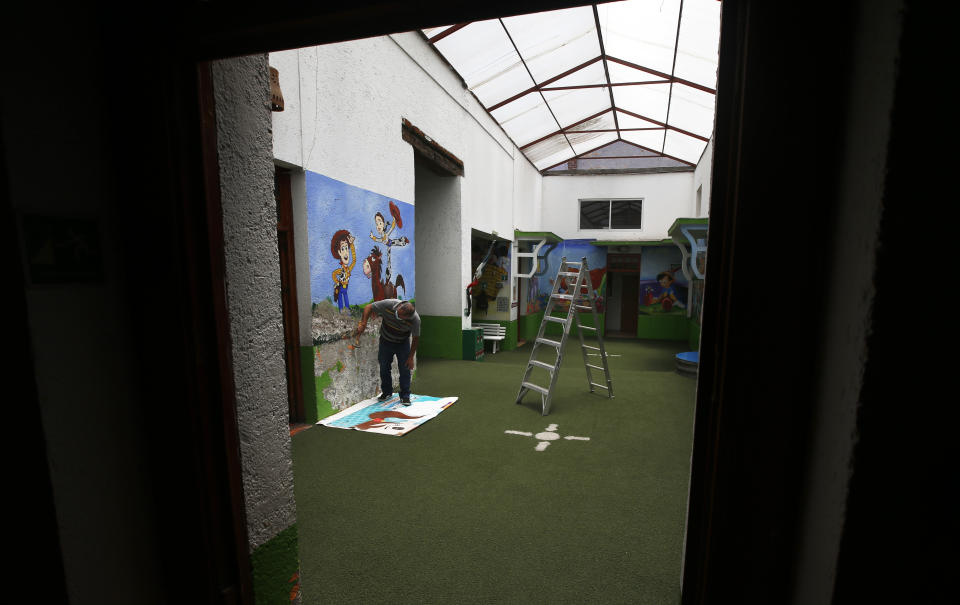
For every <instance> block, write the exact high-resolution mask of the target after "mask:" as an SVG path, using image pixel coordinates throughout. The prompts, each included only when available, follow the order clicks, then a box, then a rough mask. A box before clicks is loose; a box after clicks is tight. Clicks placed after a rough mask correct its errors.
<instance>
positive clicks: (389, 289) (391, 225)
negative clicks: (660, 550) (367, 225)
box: [363, 201, 410, 301]
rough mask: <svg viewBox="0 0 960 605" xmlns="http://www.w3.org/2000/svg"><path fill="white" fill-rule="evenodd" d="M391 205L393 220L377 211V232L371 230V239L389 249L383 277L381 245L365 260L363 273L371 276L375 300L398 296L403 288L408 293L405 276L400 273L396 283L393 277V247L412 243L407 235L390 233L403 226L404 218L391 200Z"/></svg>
mask: <svg viewBox="0 0 960 605" xmlns="http://www.w3.org/2000/svg"><path fill="white" fill-rule="evenodd" d="M389 207H390V216H391V217H392V219H393V220H390V221H388V220H386V218H384V216H383V214H382V213H380V212H377V213H376V214H374V215H373V221H374V228H375V229H376V234H374V232H373V231H371V232H370V239H372V240H373V241H375V242H377V243H379V244H383V245H384V246H385V247H386V249H387V265H386V268H385V271H384V272H383V277H382V278H381V270H382V268H383V252H382V251H381V250H380V247H379V246H374V247H373V249H372V250H371V251H370V255H369V256H367V258H366V259H365V260H364V262H363V274H364V275H366V276H367V277H369V278H370V281H371V288H372V290H373V300H374V301H378V300H383V299H385V298H396V297H397V290H398V289H399V288H403V290H404V293H406V285H404V282H403V276H402V275H400V274H398V275H397V279H396V283H394V281H393V279H392V277H393V262H392V261H393V259H392V251H393V248H402V247H404V246H406V245H407V244H409V243H410V240H409V239H407V237H406V236H400V237H397V238H392V237H390V234H391V233H393V230H394V229H396V228H398V227H399V228H401V229H402V228H403V218H402V217H401V216H400V208H399V207H398V206H397V205H396V204H395V203H394V202H393V201H391V202H390V204H389Z"/></svg>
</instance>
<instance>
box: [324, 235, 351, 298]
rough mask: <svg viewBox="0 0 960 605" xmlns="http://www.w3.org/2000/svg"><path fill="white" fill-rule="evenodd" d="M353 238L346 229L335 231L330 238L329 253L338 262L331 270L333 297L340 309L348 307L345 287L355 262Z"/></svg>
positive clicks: (348, 283) (348, 282)
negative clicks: (337, 265)
mask: <svg viewBox="0 0 960 605" xmlns="http://www.w3.org/2000/svg"><path fill="white" fill-rule="evenodd" d="M355 239H356V238H354V236H353V235H351V234H350V232H349V231H347V230H346V229H341V230H339V231H337V232H336V233H334V234H333V237H332V238H331V239H330V253H331V254H332V255H333V258H335V259H336V260H337V261H338V262H339V264H340V266H339V267H337V268H336V269H334V270H333V297H334V299H335V300H336V301H337V308H339V309H340V310H341V311H343V310H344V309H349V308H350V298H349V297H348V296H347V287H348V286H349V285H350V272H351V271H353V267H354V265H356V264H357V249H356V246H355V245H354V240H355Z"/></svg>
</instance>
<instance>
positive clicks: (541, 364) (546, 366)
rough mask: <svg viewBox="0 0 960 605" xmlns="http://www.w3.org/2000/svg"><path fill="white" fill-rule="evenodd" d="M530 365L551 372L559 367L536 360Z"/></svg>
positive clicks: (531, 361)
mask: <svg viewBox="0 0 960 605" xmlns="http://www.w3.org/2000/svg"><path fill="white" fill-rule="evenodd" d="M530 365H532V366H537V367H538V368H543V369H545V370H550V371H551V372H552V371H554V370H556V369H557V366H552V365H550V364H549V363H546V362H543V361H537V360H536V359H531V360H530ZM600 369H601V370H602V369H603V368H600Z"/></svg>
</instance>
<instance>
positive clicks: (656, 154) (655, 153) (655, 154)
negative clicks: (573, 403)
mask: <svg viewBox="0 0 960 605" xmlns="http://www.w3.org/2000/svg"><path fill="white" fill-rule="evenodd" d="M617 142H620V143H626V144H628V145H633V146H634V147H639V148H640V149H643V150H644V151H649V152H650V153H652V154H653V155H648V156H641V157H645V158H650V159H653V158H668V159H671V160H673V161H675V162H680V163H682V164H686V165H687V166H691V167H696V164H694V163H693V162H688V161H687V160H684V159H681V158H678V157H674V156H672V155H669V154H666V153H662V152H660V151H657V150H655V149H650V148H649V147H644V146H643V145H640V144H639V143H634V142H633V141H626V140H624V139H617V140H616V141H610V142H609V143H604V144H603V145H600V146H597V147H594V148H593V149H590V150H589V151H584V152H583V153H580V154H577V155H575V156H573V157H569V158H567V159H565V160H563V161H562V162H557V163H556V164H553V165H552V166H547V167H546V168H543V169H542V170H540V172H541V173H543V172H546V171H548V170H552V169H554V168H556V167H557V166H559V165H561V164H566V163H567V162H569V161H570V160H579V159H582V158H583V156H585V155H589V154H591V153H593V152H594V151H597V150H598V149H603V148H604V147H606V146H607V145H613V144H614V143H617ZM601 157H602V156H601ZM601 157H598V158H596V159H601ZM590 159H593V158H590Z"/></svg>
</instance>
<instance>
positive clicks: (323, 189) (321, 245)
mask: <svg viewBox="0 0 960 605" xmlns="http://www.w3.org/2000/svg"><path fill="white" fill-rule="evenodd" d="M305 177H306V194H307V229H308V232H309V249H310V292H311V299H312V302H313V303H319V302H322V301H329V302H332V303H333V304H334V305H336V304H337V297H336V296H335V292H334V288H335V282H334V279H333V276H332V273H333V272H334V270H335V269H338V268H339V267H340V266H341V264H340V261H339V260H338V259H337V258H335V257H334V256H333V254H332V253H331V250H330V245H331V239H332V237H333V235H334V234H335V233H337V231H339V230H346V231H348V232H349V233H350V234H351V235H353V236H354V238H355V240H354V246H355V249H356V263H355V264H354V266H353V269H352V270H351V272H350V275H349V282H348V285H347V293H348V296H349V303H350V305H351V306H355V305H365V304H367V303H369V302H371V301H373V300H374V289H373V284H372V279H371V277H372V276H371V277H367V276H366V275H364V259H366V258H367V257H368V256H370V254H371V251H372V249H373V248H374V246H376V247H378V248H379V250H380V252H381V254H382V256H381V259H380V260H381V264H382V269H381V274H380V277H381V279H384V278H385V277H386V275H385V273H386V268H387V260H388V255H387V248H388V247H387V245H386V244H385V243H383V242H379V241H374V240H373V239H372V238H371V233H372V234H373V235H378V233H377V228H376V224H375V223H376V220H375V215H376V213H377V212H379V213H380V214H382V215H383V216H384V217H385V218H386V219H387V221H392V220H393V217H392V216H391V212H390V203H391V202H393V203H394V204H395V205H396V207H397V208H398V209H399V212H400V216H401V219H402V221H401V222H402V223H403V226H402V227H400V226H397V227H396V228H395V229H393V231H392V232H391V233H390V234H389V237H390V238H391V239H393V240H397V239H399V238H402V237H406V238H407V240H408V243H407V244H406V245H403V246H399V245H394V246H392V247H391V253H390V262H391V280H390V281H391V282H393V283H394V284H395V285H398V284H399V282H400V281H401V279H402V282H403V284H404V287H397V295H396V297H397V298H401V299H404V300H410V299H413V298H415V297H416V292H415V285H416V263H415V257H414V241H413V234H414V207H413V204H409V203H406V202H402V201H400V200H397V199H395V198H389V197H386V196H383V195H380V194H379V193H374V192H372V191H367V190H366V189H361V188H360V187H354V186H353V185H348V184H347V183H343V182H341V181H338V180H336V179H332V178H330V177H327V176H324V175H322V174H317V173H315V172H310V171H307V172H306V174H305ZM388 229H389V227H388ZM352 260H353V259H352V258H351V259H350V261H348V262H352Z"/></svg>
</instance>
